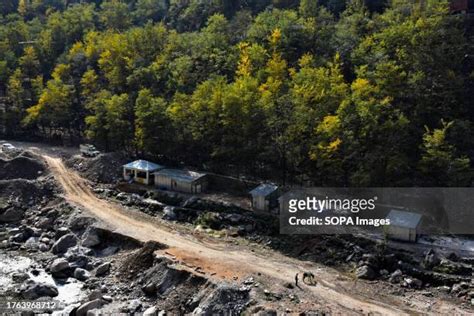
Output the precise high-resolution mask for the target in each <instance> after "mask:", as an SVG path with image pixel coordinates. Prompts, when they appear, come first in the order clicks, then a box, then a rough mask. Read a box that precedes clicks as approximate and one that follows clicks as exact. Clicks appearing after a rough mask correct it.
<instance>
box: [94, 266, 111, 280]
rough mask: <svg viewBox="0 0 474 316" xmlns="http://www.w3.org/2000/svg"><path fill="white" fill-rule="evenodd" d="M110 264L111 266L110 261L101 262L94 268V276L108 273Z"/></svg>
mask: <svg viewBox="0 0 474 316" xmlns="http://www.w3.org/2000/svg"><path fill="white" fill-rule="evenodd" d="M110 266H111V264H110V262H106V263H103V264H101V265H100V266H98V267H97V269H96V270H95V276H97V277H100V276H104V275H106V274H108V273H109V271H110Z"/></svg>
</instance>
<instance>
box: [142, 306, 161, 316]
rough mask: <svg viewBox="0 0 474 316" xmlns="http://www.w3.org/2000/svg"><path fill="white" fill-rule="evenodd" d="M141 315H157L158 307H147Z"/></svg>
mask: <svg viewBox="0 0 474 316" xmlns="http://www.w3.org/2000/svg"><path fill="white" fill-rule="evenodd" d="M143 316H158V309H157V308H156V307H155V306H152V307H149V308H147V309H146V310H145V311H144V312H143Z"/></svg>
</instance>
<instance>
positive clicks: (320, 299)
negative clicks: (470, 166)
mask: <svg viewBox="0 0 474 316" xmlns="http://www.w3.org/2000/svg"><path fill="white" fill-rule="evenodd" d="M14 144H15V145H18V146H22V147H23V148H25V149H27V150H29V151H32V152H34V153H36V154H38V155H41V156H42V157H43V159H44V160H45V161H46V163H47V165H48V167H49V171H50V172H51V174H52V176H54V178H55V180H56V181H57V182H58V183H59V184H60V188H61V190H62V194H63V197H64V199H65V200H66V201H68V202H69V203H71V204H73V205H75V206H77V207H79V208H80V209H82V210H84V211H86V212H87V213H89V214H90V215H92V216H94V217H95V218H97V219H98V220H100V221H101V222H102V223H103V224H105V225H106V226H107V227H108V229H110V230H111V231H114V232H116V233H118V234H121V235H124V236H129V237H131V238H134V239H136V240H139V241H142V242H147V241H156V242H159V243H160V244H163V245H165V246H166V248H165V249H161V250H157V251H156V252H157V254H159V255H162V256H164V257H168V258H169V259H170V260H173V261H174V262H179V263H180V264H181V265H182V266H184V267H188V268H189V270H190V271H191V272H192V273H196V274H199V275H203V276H205V277H206V278H207V279H209V280H213V282H222V281H225V282H231V283H232V282H233V283H242V282H245V280H248V279H249V278H251V279H252V280H253V281H252V284H255V283H256V284H259V288H258V289H255V291H257V292H259V294H258V293H257V294H256V297H267V299H266V300H265V302H264V303H261V304H260V305H263V306H265V308H269V309H274V310H277V311H280V312H286V313H300V312H304V311H310V310H318V311H324V312H328V313H330V314H334V315H348V314H365V315H368V314H371V315H374V314H378V315H403V314H431V313H432V314H451V315H454V314H456V315H461V314H466V315H467V314H470V313H471V312H472V310H469V309H465V308H464V307H462V306H460V305H459V304H456V302H455V301H451V300H443V299H440V298H439V297H433V296H432V295H426V293H421V292H410V293H409V294H407V295H394V294H393V289H391V288H388V287H387V286H386V285H385V284H382V283H379V282H376V281H365V280H358V279H356V278H355V277H353V276H351V275H347V274H345V273H341V272H340V271H338V270H336V269H334V268H330V267H327V266H325V265H320V264H316V263H314V262H310V261H303V260H299V259H297V258H290V257H287V256H284V255H282V254H281V253H279V252H277V251H273V250H271V249H268V248H263V247H253V245H249V244H245V243H241V242H233V243H231V242H228V241H227V240H219V239H216V238H212V237H211V236H205V235H202V234H196V232H195V231H194V230H191V229H189V228H188V227H185V226H182V225H180V224H176V223H170V222H166V221H163V220H161V219H158V218H157V217H153V216H150V215H147V214H144V213H143V212H140V211H138V210H134V209H133V208H125V207H123V206H122V205H120V204H118V203H114V202H112V201H108V200H104V199H101V198H99V197H97V196H96V194H95V193H94V192H93V191H92V189H91V186H92V185H93V184H92V183H90V182H89V181H88V180H85V179H84V178H83V177H81V176H80V175H79V174H78V173H77V172H75V171H73V170H71V169H69V168H67V167H66V165H65V163H64V161H63V159H62V158H61V157H62V156H64V155H65V154H71V152H65V151H63V150H61V149H57V148H54V147H49V146H46V145H39V144H28V143H14ZM305 271H311V272H312V273H314V275H315V278H316V280H317V285H316V286H308V285H306V284H302V282H300V284H301V285H300V288H294V290H293V291H292V293H291V294H290V295H288V297H286V298H283V299H282V298H281V297H280V298H279V299H268V297H269V296H272V295H273V293H277V292H279V291H280V292H281V288H284V287H287V288H291V287H290V286H288V285H289V284H294V279H295V275H296V274H297V273H299V274H300V275H302V273H303V272H305ZM259 295H260V296H259ZM295 297H297V299H295Z"/></svg>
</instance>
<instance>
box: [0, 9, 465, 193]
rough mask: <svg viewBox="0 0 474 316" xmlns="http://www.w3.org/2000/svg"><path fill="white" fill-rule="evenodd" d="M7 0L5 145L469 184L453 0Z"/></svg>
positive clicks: (257, 172) (341, 178) (273, 171)
mask: <svg viewBox="0 0 474 316" xmlns="http://www.w3.org/2000/svg"><path fill="white" fill-rule="evenodd" d="M412 3H413V1H409V0H393V1H388V0H387V1H385V0H378V1H369V0H366V1H362V0H352V1H344V0H324V1H322V0H321V1H319V2H316V1H312V0H301V1H297V0H273V1H271V0H266V1H254V0H252V1H243V0H233V1H230V0H229V1H224V0H214V1H198V0H136V1H119V0H111V1H100V0H96V1H63V0H20V1H18V0H8V1H2V3H1V4H0V13H1V14H2V15H1V18H0V19H1V22H2V23H1V24H0V25H1V26H0V96H1V99H0V103H1V104H2V106H1V107H0V108H4V109H5V110H4V111H1V112H0V113H1V115H2V120H1V124H2V128H0V132H2V133H3V136H4V137H8V138H30V139H31V138H37V139H42V140H48V141H52V142H54V143H58V144H61V143H78V142H81V141H83V140H84V139H87V140H89V141H91V142H93V143H95V144H96V145H98V146H99V147H100V148H102V149H104V150H121V149H125V150H127V151H130V152H136V153H138V154H139V155H141V156H145V157H150V158H159V159H162V160H165V161H172V162H174V163H180V162H184V163H186V164H187V165H193V166H196V167H199V168H203V169H213V170H215V171H218V172H222V173H232V174H241V173H246V174H252V175H254V176H256V177H262V178H263V177H265V178H269V177H271V178H274V179H276V180H287V181H288V180H289V181H291V182H299V181H302V179H310V180H311V182H312V183H313V184H315V185H328V186H329V185H344V186H350V185H352V186H409V185H424V186H467V185H470V184H471V183H472V172H471V169H472V159H473V156H474V152H473V148H474V146H473V140H474V137H472V136H473V135H472V134H473V130H474V129H473V128H472V124H473V115H474V111H473V109H472V106H471V103H472V100H471V99H472V97H471V96H472V94H473V92H474V89H473V78H474V76H473V72H472V69H473V68H472V65H473V62H472V57H471V56H472V50H473V45H472V44H473V41H472V37H471V34H472V32H471V28H470V26H469V25H470V24H471V23H472V22H471V21H470V20H469V16H468V15H465V14H462V13H454V12H451V11H450V9H449V5H448V3H447V1H426V3H425V2H423V3H425V4H424V5H422V6H420V5H417V4H412Z"/></svg>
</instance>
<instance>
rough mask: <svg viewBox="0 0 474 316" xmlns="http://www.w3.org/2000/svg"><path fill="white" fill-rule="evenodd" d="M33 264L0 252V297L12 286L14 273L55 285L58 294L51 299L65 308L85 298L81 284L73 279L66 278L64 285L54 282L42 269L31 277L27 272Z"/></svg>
mask: <svg viewBox="0 0 474 316" xmlns="http://www.w3.org/2000/svg"><path fill="white" fill-rule="evenodd" d="M33 263H34V261H33V260H32V259H31V258H28V257H24V256H13V255H11V254H8V253H2V252H0V297H1V296H3V295H4V293H5V291H6V290H7V289H11V288H12V287H13V286H14V285H13V283H12V278H11V276H12V274H13V273H16V272H26V273H28V275H29V276H30V278H31V279H32V280H34V281H36V282H42V283H48V284H52V285H55V286H56V287H57V289H58V293H59V294H58V296H57V297H54V298H52V299H54V300H57V301H60V302H62V303H64V304H65V305H66V306H67V305H71V304H75V303H78V302H80V301H81V300H82V299H83V298H84V297H85V294H84V293H83V291H82V287H83V284H82V283H81V282H79V281H77V280H76V279H73V278H68V279H67V280H66V282H65V283H60V282H56V281H55V280H54V279H53V277H52V276H51V275H49V274H48V273H46V272H45V271H44V270H42V269H38V271H39V274H37V275H33V274H32V273H31V271H29V270H31V269H30V266H31V265H32V264H33ZM16 286H18V285H16Z"/></svg>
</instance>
